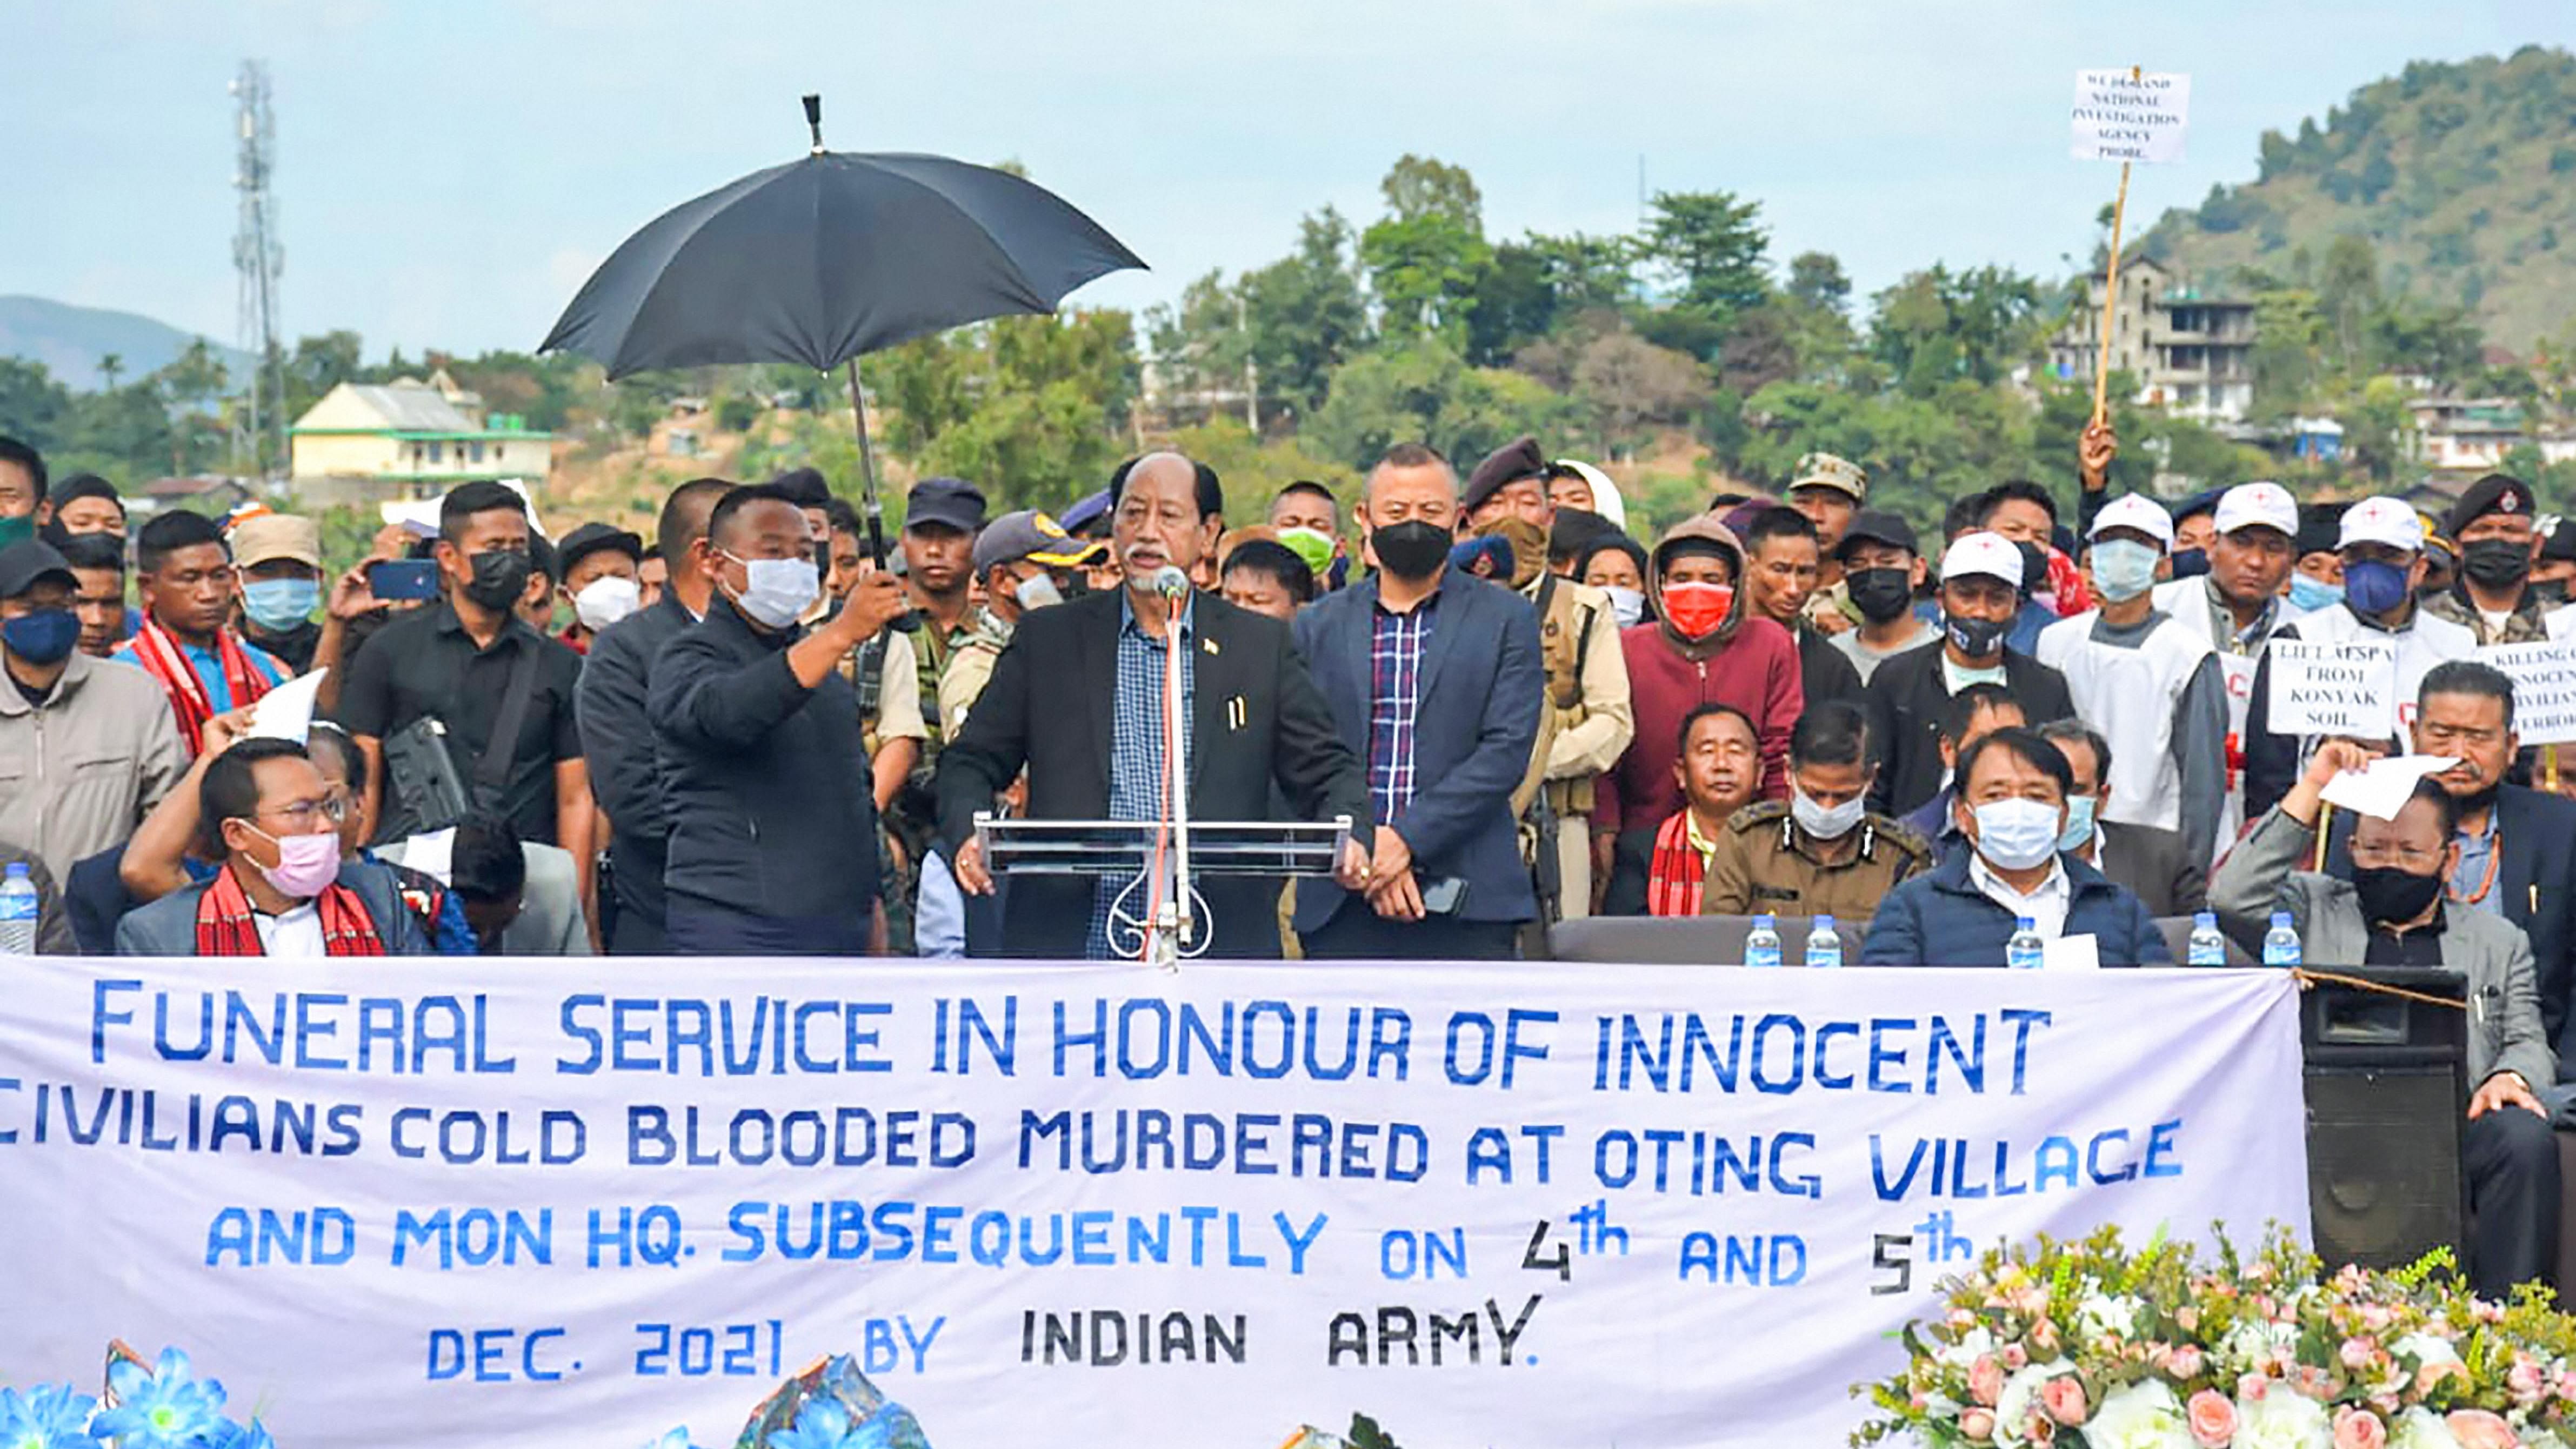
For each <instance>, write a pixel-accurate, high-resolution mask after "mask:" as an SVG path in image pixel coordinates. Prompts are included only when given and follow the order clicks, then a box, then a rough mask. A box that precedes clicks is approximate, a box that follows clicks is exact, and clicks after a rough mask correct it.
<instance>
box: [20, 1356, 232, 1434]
mask: <svg viewBox="0 0 2576 1449" xmlns="http://www.w3.org/2000/svg"><path fill="white" fill-rule="evenodd" d="M223 1410H224V1386H223V1385H222V1384H221V1383H219V1382H217V1381H216V1380H214V1379H201V1378H199V1377H197V1376H196V1373H195V1372H194V1371H193V1370H192V1369H191V1368H190V1366H189V1364H188V1356H187V1355H186V1354H184V1353H181V1352H180V1351H179V1350H177V1349H175V1348H165V1349H163V1350H161V1358H160V1361H159V1362H158V1363H156V1364H152V1365H148V1366H147V1365H146V1364H145V1363H144V1362H143V1360H142V1359H141V1358H139V1357H137V1356H136V1355H135V1353H134V1351H133V1350H131V1349H129V1348H127V1347H125V1345H123V1344H117V1345H115V1346H114V1347H112V1348H110V1349H109V1351H108V1360H107V1397H106V1398H105V1399H104V1400H100V1399H93V1398H91V1397H90V1396H89V1395H87V1394H82V1393H76V1392H74V1391H73V1389H72V1386H71V1385H69V1384H41V1385H38V1386H37V1387H36V1388H35V1389H34V1390H33V1391H31V1392H29V1393H26V1394H21V1393H19V1392H18V1391H17V1390H16V1389H0V1449H100V1446H103V1445H104V1446H112V1449H275V1446H274V1445H273V1444H272V1443H271V1442H270V1440H269V1437H268V1431H267V1430H266V1429H263V1428H261V1427H260V1426H259V1421H258V1420H257V1419H253V1420H251V1421H250V1422H249V1423H247V1424H237V1423H234V1422H233V1421H232V1420H230V1419H227V1418H225V1417H224V1412H223Z"/></svg>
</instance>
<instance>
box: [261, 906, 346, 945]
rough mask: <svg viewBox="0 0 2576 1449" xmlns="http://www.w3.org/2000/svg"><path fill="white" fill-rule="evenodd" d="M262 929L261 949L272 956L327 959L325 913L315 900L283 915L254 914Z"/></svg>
mask: <svg viewBox="0 0 2576 1449" xmlns="http://www.w3.org/2000/svg"><path fill="white" fill-rule="evenodd" d="M250 918H251V920H252V921H253V922H254V923H256V924H257V925H258V927H259V948H260V949H261V950H262V951H264V952H266V953H268V954H269V955H271V956H323V955H328V954H329V952H327V951H326V950H324V949H323V945H322V913H321V912H320V911H319V910H317V909H315V907H314V905H313V903H312V902H311V901H306V902H305V903H304V904H302V905H300V906H297V907H296V908H295V909H293V910H291V911H288V912H287V913H286V914H284V915H282V916H272V915H269V914H268V913H267V912H265V911H253V912H251V917H250Z"/></svg>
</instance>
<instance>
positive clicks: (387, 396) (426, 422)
mask: <svg viewBox="0 0 2576 1449" xmlns="http://www.w3.org/2000/svg"><path fill="white" fill-rule="evenodd" d="M287 437H288V445H289V449H290V453H291V458H292V463H291V468H290V475H291V477H292V479H293V481H294V486H295V490H296V492H297V493H298V494H299V495H301V496H302V497H304V498H305V499H306V500H307V501H309V502H315V503H355V502H369V501H381V500H384V499H388V498H428V497H433V496H435V495H437V494H441V493H444V492H446V491H447V490H448V489H450V488H453V487H455V486H456V485H457V484H459V483H464V482H470V481H472V480H474V479H477V478H491V479H500V478H526V479H532V480H542V479H544V478H545V477H546V475H547V474H548V473H549V472H550V471H551V470H552V468H553V466H554V435H553V434H552V433H548V432H543V431H540V430H537V429H532V428H530V427H528V426H527V420H526V419H525V418H522V417H519V416H516V415H514V414H510V413H494V414H491V415H489V416H486V415H485V414H484V412H483V400H482V399H481V398H480V397H478V396H476V395H475V394H474V393H472V392H469V391H467V390H465V389H464V388H461V387H458V386H457V385H456V383H455V381H454V380H453V379H451V378H450V377H448V375H447V373H446V372H445V371H444V370H443V369H442V370H440V371H438V372H436V373H434V374H432V375H431V377H430V378H429V380H428V381H426V382H424V381H421V380H419V379H417V378H401V379H397V380H396V381H393V382H390V383H381V384H379V383H354V382H344V383H341V384H340V385H339V386H337V387H335V388H333V389H331V390H330V391H329V392H327V393H324V394H323V395H322V399H321V401H319V402H316V403H315V404H313V406H312V407H311V408H308V409H307V410H306V411H305V413H304V416H302V417H300V418H297V419H296V420H295V426H294V427H292V428H290V429H289V430H288V432H287Z"/></svg>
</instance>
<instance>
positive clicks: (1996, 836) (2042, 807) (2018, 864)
mask: <svg viewBox="0 0 2576 1449" xmlns="http://www.w3.org/2000/svg"><path fill="white" fill-rule="evenodd" d="M2061 813H2062V812H2061V811H2059V809H2058V808H2057V807H2056V806H2054V805H2050V804H2047V803H2045V802H2043V801H2038V800H2024V799H2022V798H2021V797H2019V796H2014V797H2012V798H2011V799H2006V800H1989V801H1987V802H1986V803H1985V804H1983V805H1980V806H1978V807H1977V808H1976V810H1975V811H1974V814H1975V816H1976V820H1977V853H1978V854H1979V855H1982V856H1984V857H1985V858H1986V863H1987V864H1989V865H1992V866H1993V867H1995V868H1996V869H1997V870H2032V869H2035V868H2037V867H2039V866H2043V865H2046V864H2048V859H2049V857H2050V856H2053V855H2055V854H2056V853H2057V837H2058V835H2059V833H2060V832H2061V831H2062V830H2063V829H2064V826H2063V824H2062V823H2061V822H2060V820H2059V816H2060V814H2061Z"/></svg>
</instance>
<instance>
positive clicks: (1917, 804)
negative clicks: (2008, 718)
mask: <svg viewBox="0 0 2576 1449" xmlns="http://www.w3.org/2000/svg"><path fill="white" fill-rule="evenodd" d="M1941 649H1942V641H1940V640H1938V639H1935V640H1933V641H1932V642H1931V643H1929V644H1925V645H1923V646H1922V647H1920V648H1916V649H1908V650H1907V651H1905V652H1904V653H1902V654H1899V655H1897V656H1896V657H1895V658H1893V659H1888V660H1885V661H1883V662H1881V663H1880V665H1879V666H1878V670H1877V672H1876V673H1874V674H1872V675H1870V677H1869V689H1868V692H1867V695H1866V699H1867V706H1868V711H1869V737H1870V740H1871V741H1872V742H1873V743H1874V744H1876V745H1877V747H1878V751H1879V766H1878V783H1877V784H1875V785H1872V786H1871V787H1870V792H1869V808H1870V809H1872V810H1875V811H1877V812H1879V813H1880V814H1882V815H1894V816H1898V817H1903V816H1906V815H1910V814H1912V813H1913V812H1914V811H1916V810H1918V809H1921V808H1922V805H1923V802H1924V801H1926V800H1929V799H1931V798H1932V797H1933V796H1934V795H1936V794H1938V793H1940V790H1941V716H1942V715H1943V713H1945V712H1946V711H1947V710H1948V709H1949V707H1950V687H1949V684H1948V682H1947V681H1946V680H1944V679H1943V678H1942V676H1941ZM2004 688H2006V689H2009V690H2011V691H2012V693H2013V697H2014V698H2015V699H2018V700H2020V701H2021V712H2022V715H2023V717H2025V718H2026V719H2028V720H2029V721H2030V723H2032V724H2033V725H2042V724H2046V723H2048V722H2049V721H2050V720H2055V719H2070V718H2072V717H2073V716H2074V714H2075V701H2074V700H2073V699H2072V698H2070V697H2069V696H2068V695H2067V692H2066V676H2065V675H2063V674H2060V673H2058V672H2057V671H2056V670H2054V669H2051V668H2049V667H2048V666H2047V665H2045V664H2042V663H2040V662H2039V661H2038V660H2036V659H2033V658H2031V657H2030V656H2029V655H2027V654H2023V653H2020V652H2018V651H2016V650H2011V649H2007V650H2005V651H2004Z"/></svg>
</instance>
